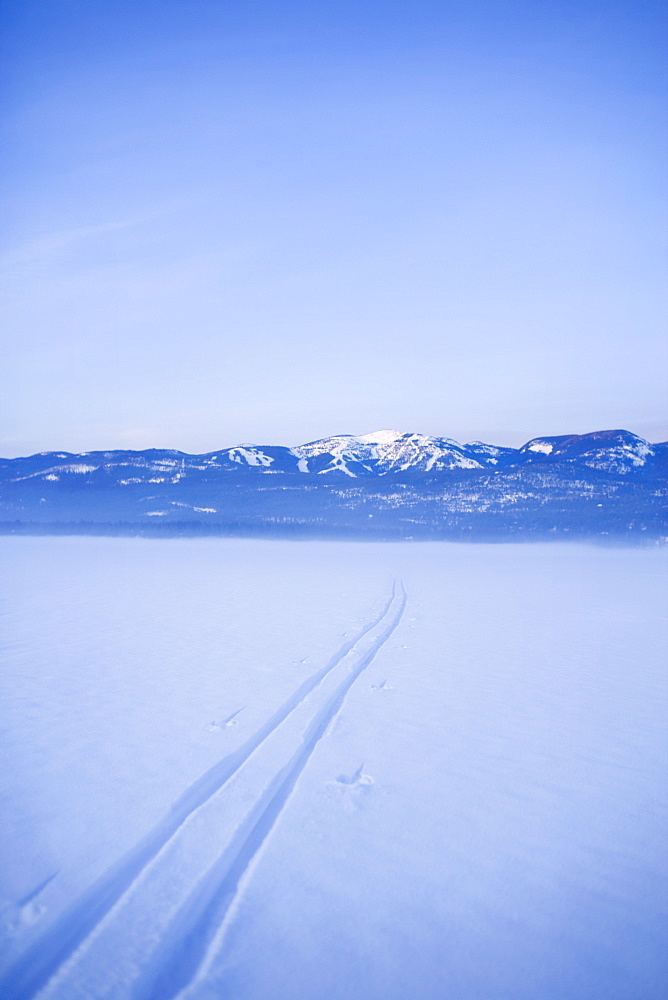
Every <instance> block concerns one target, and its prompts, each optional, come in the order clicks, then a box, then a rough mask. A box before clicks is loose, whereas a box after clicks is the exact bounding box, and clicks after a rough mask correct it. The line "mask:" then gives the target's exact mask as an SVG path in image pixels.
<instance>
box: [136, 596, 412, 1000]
mask: <svg viewBox="0 0 668 1000" xmlns="http://www.w3.org/2000/svg"><path fill="white" fill-rule="evenodd" d="M400 586H401V599H400V603H399V607H398V610H397V611H395V613H394V615H393V616H392V617H391V619H390V622H389V624H388V626H387V628H386V629H384V631H383V632H382V633H381V634H380V636H379V637H378V639H377V640H376V641H375V643H374V644H373V646H372V647H371V649H370V650H369V651H368V652H367V653H366V655H365V656H364V657H363V658H362V659H361V660H360V661H359V663H358V664H357V665H356V667H355V668H354V670H352V671H351V673H350V674H349V675H348V677H347V678H345V680H344V681H342V682H341V684H339V686H338V687H337V688H336V689H335V691H334V693H333V694H332V695H331V696H330V698H329V699H328V700H327V701H326V702H325V704H324V705H323V707H322V708H321V709H320V710H319V711H318V712H317V713H316V715H315V717H314V718H313V720H312V721H311V724H310V725H309V727H308V729H307V730H306V732H305V734H304V738H303V742H302V743H301V745H300V746H299V748H298V749H297V751H296V752H295V754H294V755H293V757H292V758H291V759H290V761H289V762H288V763H287V764H286V765H285V766H284V767H283V768H281V770H280V771H279V772H278V774H277V775H276V776H275V778H274V779H273V781H272V782H271V784H270V785H269V787H268V788H267V790H266V791H265V793H264V794H263V795H262V796H261V798H260V799H259V800H258V802H257V804H256V805H255V808H254V809H253V810H252V812H251V813H250V815H249V816H248V817H247V819H246V821H245V823H244V824H243V826H242V827H240V829H239V831H238V833H237V836H236V837H235V838H234V840H233V841H232V843H231V844H230V845H229V847H228V848H227V849H226V850H225V852H224V853H223V854H222V855H221V856H220V858H219V859H218V861H217V862H216V863H215V864H214V865H213V866H212V868H211V869H210V870H209V871H208V872H207V874H206V875H205V876H204V878H203V879H202V880H201V882H200V883H199V885H197V886H196V887H195V888H194V890H193V891H192V893H191V895H190V897H189V898H188V899H187V900H186V902H185V903H184V905H183V906H182V908H181V910H180V912H179V913H178V914H177V916H176V918H175V920H174V921H173V923H172V926H171V928H170V930H169V932H168V933H167V934H166V935H165V936H164V938H163V940H162V941H161V942H160V945H159V947H158V948H157V949H156V952H155V953H154V955H153V958H152V960H151V964H150V966H149V967H148V968H147V969H146V970H145V972H144V975H143V976H142V978H141V980H140V981H139V983H138V984H137V987H136V988H135V990H134V991H133V992H132V994H131V997H132V1000H175V998H178V1000H185V997H186V995H187V993H188V992H189V990H190V987H191V986H194V985H196V984H197V982H198V981H200V980H201V979H202V978H203V977H204V976H205V975H206V971H207V969H208V968H209V966H210V963H211V961H212V959H213V957H214V956H215V955H216V954H217V952H218V951H219V949H220V946H221V944H222V941H223V938H224V935H225V932H226V930H227V924H228V921H227V920H226V918H227V916H228V915H229V914H230V911H231V909H232V907H233V905H234V903H235V901H236V899H237V896H238V894H239V890H240V886H241V882H242V881H243V879H244V876H245V875H246V874H247V872H248V871H249V868H250V866H251V864H252V862H253V859H254V858H255V856H256V854H257V853H258V852H259V851H260V849H261V848H262V846H263V844H264V843H265V841H266V840H267V838H268V837H269V835H270V833H271V831H272V829H273V828H274V826H275V824H276V822H277V821H278V819H279V817H280V815H281V813H282V812H283V810H284V808H285V806H286V805H287V803H288V800H289V798H290V794H291V792H292V790H293V789H294V787H295V785H296V783H297V781H298V779H299V776H300V775H301V773H302V771H303V770H304V768H305V766H306V764H307V763H308V761H309V759H310V758H311V755H312V754H313V751H314V750H315V748H316V746H317V745H318V743H319V742H320V740H321V738H322V737H323V736H324V734H325V733H326V731H327V729H328V728H329V726H330V724H331V723H332V722H333V720H334V719H335V717H336V715H337V714H338V712H339V710H340V708H341V706H342V704H343V702H344V699H345V697H346V695H347V694H348V691H349V690H350V688H351V687H352V685H353V684H354V683H355V681H356V680H357V678H358V677H359V676H360V674H361V673H362V672H363V671H364V670H365V669H366V668H367V667H368V666H369V664H370V663H371V662H372V660H373V659H374V657H375V656H376V653H377V652H378V650H379V649H380V648H381V646H383V645H384V643H385V642H387V640H388V639H389V638H390V636H391V635H392V633H393V632H394V630H395V629H396V627H397V625H398V624H399V621H400V620H401V617H402V615H403V612H404V609H405V607H406V600H407V595H406V591H405V589H404V586H403V584H400ZM394 595H395V588H393V592H392V597H393V598H394ZM390 605H391V602H390ZM360 771H361V768H360Z"/></svg>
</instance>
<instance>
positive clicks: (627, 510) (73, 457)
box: [0, 430, 668, 542]
mask: <svg viewBox="0 0 668 1000" xmlns="http://www.w3.org/2000/svg"><path fill="white" fill-rule="evenodd" d="M667 497H668V442H665V443H662V444H650V443H649V442H648V441H645V440H643V438H640V437H638V436H637V435H636V434H632V433H630V432H629V431H625V430H607V431H594V432H593V433H591V434H579V435H559V436H556V437H537V438H533V439H532V440H531V441H528V442H527V443H526V444H525V445H523V446H522V447H521V448H506V447H499V446H496V445H492V444H485V443H483V442H481V441H474V442H471V443H469V444H459V443H458V442H457V441H454V440H452V439H450V438H440V437H429V436H428V435H425V434H414V433H403V432H399V431H390V430H384V431H377V432H375V433H372V434H365V435H363V436H361V437H353V436H351V435H344V434H342V435H335V436H333V437H327V438H322V439H320V440H318V441H311V442H309V443H307V444H303V445H299V446H297V447H293V448H288V447H280V446H264V445H255V444H243V445H236V446H235V447H232V448H223V449H221V450H219V451H215V452H209V453H207V454H205V455H188V454H185V453H184V452H180V451H172V450H164V449H149V450H146V451H104V452H102V451H93V452H85V453H81V454H72V453H69V452H43V453H41V454H39V455H31V456H29V457H26V458H15V459H0V531H1V532H3V533H5V534H7V533H45V532H49V533H63V532H68V533H70V532H72V533H95V534H103V533H104V534H108V533H119V534H145V535H181V534H185V535H193V534H226V535H230V534H243V535H263V536H267V535H277V536H314V537H315V536H317V537H346V538H369V539H373V538H388V539H389V538H404V539H406V538H414V539H418V538H450V539H471V540H503V539H518V538H555V537H558V538H564V537H572V538H591V537H598V538H599V539H601V540H605V539H606V538H609V539H615V540H619V539H623V540H629V541H634V542H640V541H653V542H655V541H658V540H661V539H665V538H666V536H668V523H667V521H668V519H667V518H666V499H667Z"/></svg>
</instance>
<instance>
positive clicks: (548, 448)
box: [527, 441, 554, 455]
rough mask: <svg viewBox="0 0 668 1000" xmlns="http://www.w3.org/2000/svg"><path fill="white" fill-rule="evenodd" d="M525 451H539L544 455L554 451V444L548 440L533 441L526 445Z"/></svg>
mask: <svg viewBox="0 0 668 1000" xmlns="http://www.w3.org/2000/svg"><path fill="white" fill-rule="evenodd" d="M527 451H540V452H542V453H543V454H544V455H551V454H552V452H553V451H554V445H553V444H551V443H550V442H549V441H534V442H533V443H532V444H529V445H527Z"/></svg>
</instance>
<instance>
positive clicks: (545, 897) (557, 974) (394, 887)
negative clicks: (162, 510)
mask: <svg viewBox="0 0 668 1000" xmlns="http://www.w3.org/2000/svg"><path fill="white" fill-rule="evenodd" d="M3 549H4V555H5V557H6V564H7V565H9V566H10V567H13V569H14V570H15V572H14V580H15V581H16V580H18V585H16V582H15V583H14V586H13V588H12V592H11V594H8V595H7V597H6V600H5V621H6V623H7V628H6V632H5V637H6V641H5V660H6V664H7V669H6V672H5V681H4V686H5V694H4V701H5V705H6V710H5V712H4V728H5V736H6V741H5V742H6V745H7V746H8V750H7V751H6V753H7V763H8V766H7V767H5V769H4V770H5V778H4V779H3V780H4V788H3V794H4V796H5V799H6V801H7V802H8V803H9V805H10V807H11V812H12V814H13V816H14V819H13V822H12V823H10V824H9V827H8V829H6V830H5V831H4V834H3V840H4V843H3V847H4V846H6V848H7V850H6V852H5V853H4V856H5V857H6V858H7V862H8V863H7V866H6V870H5V872H4V873H3V896H4V899H5V904H4V909H3V914H2V915H3V917H4V938H5V945H6V947H5V955H6V958H5V967H6V968H8V969H10V970H12V969H13V970H14V971H13V972H12V971H8V972H7V976H6V978H5V984H6V986H7V984H9V987H11V988H12V989H14V990H15V991H16V989H19V990H20V991H22V992H19V993H17V992H14V993H13V994H12V993H11V992H9V989H5V991H4V992H3V996H5V995H6V996H8V997H9V996H12V995H15V996H19V995H21V996H26V997H27V996H33V995H38V994H39V995H40V996H41V997H43V998H44V1000H46V998H47V997H50V998H53V1000H60V998H63V1000H64V998H65V997H67V998H68V1000H69V998H76V997H94V998H95V1000H97V998H98V997H117V998H119V1000H124V998H133V1000H147V998H155V1000H163V998H164V1000H168V998H169V997H171V996H175V995H179V996H183V997H192V998H198V1000H200V998H201V1000H204V998H213V997H216V998H218V997H220V996H230V997H234V998H235V1000H237V998H238V1000H242V998H248V1000H251V998H253V1000H260V998H264V997H267V996H280V997H281V998H292V997H294V998H295V1000H296V998H297V997H300V998H303V1000H325V998H327V1000H330V998H337V997H351V996H353V997H357V996H359V997H361V996H364V997H369V998H371V1000H374V998H378V1000H381V998H383V1000H392V998H394V997H397V998H399V997H405V996H407V995H410V996H414V997H420V998H432V997H433V998H435V1000H436V998H439V1000H447V998H450V997H452V998H453V1000H454V998H457V1000H459V998H466V1000H475V998H481V1000H496V998H506V997H513V998H514V1000H515V998H518V1000H522V998H524V997H526V998H527V1000H528V998H529V997H531V998H535V997H537V996H540V997H541V998H545V1000H551V998H555V1000H556V998H559V1000H561V998H563V997H569V998H582V1000H585V998H587V1000H589V998H591V997H595V996H605V997H606V998H629V1000H630V998H632V997H633V998H634V1000H635V998H637V997H639V996H642V997H643V998H653V997H655V996H656V997H659V996H660V995H661V993H662V982H664V980H663V977H664V976H665V966H664V965H662V957H661V947H660V946H661V930H660V928H661V920H662V917H665V913H664V910H663V901H664V899H665V896H663V895H662V893H663V892H664V891H665V884H666V882H665V876H666V858H665V849H664V844H665V839H664V838H665V831H666V822H665V819H666V817H665V797H663V792H664V785H665V778H664V774H663V770H662V767H663V759H662V752H663V751H664V749H665V728H666V727H665V719H666V715H665V713H666V687H665V680H664V676H663V673H664V672H663V659H664V657H663V654H664V652H665V613H664V611H663V607H664V604H665V602H664V598H665V570H666V559H665V553H664V552H661V551H635V550H599V549H594V548H586V547H577V546H573V547H568V548H567V547H556V546H555V547H552V546H524V547H522V546H498V547H486V546H471V547H467V546H450V545H396V546H392V545H379V546H374V545H353V544H351V545H335V544H329V545H327V544H310V543H308V544H300V543H292V544H291V543H259V542H240V541H223V540H212V541H206V542H200V541H197V542H178V541H175V542H142V541H139V540H131V539H108V540H107V539H6V540H3ZM392 576H396V577H399V578H401V579H402V580H403V581H405V588H406V592H407V594H408V601H407V604H406V607H405V610H403V603H401V605H400V604H399V603H398V602H403V597H402V596H401V591H400V589H398V590H397V592H396V595H395V598H394V604H392V603H390V606H389V607H387V600H388V598H389V596H390V592H391V578H392ZM400 612H403V613H402V614H400ZM395 619H396V620H395ZM365 630H366V631H365ZM363 631H364V635H360V633H362V632H363ZM344 632H345V633H346V635H342V633H344ZM386 633H387V634H386ZM356 640H357V641H356ZM379 640H382V641H381V642H380V645H378V642H379ZM342 650H345V651H344V652H342ZM340 654H341V655H340ZM337 657H339V658H338V659H337ZM302 661H306V662H302ZM328 667H329V668H330V669H329V672H328V673H326V674H325V673H323V672H324V671H326V670H327V668H328ZM319 674H323V676H322V677H321V678H320V680H319V681H316V682H315V683H314V686H313V687H312V688H311V689H310V690H308V691H304V687H303V686H304V684H306V685H307V686H308V683H309V681H308V678H313V677H314V676H317V675H319ZM300 692H301V694H300ZM302 695H303V696H302ZM281 706H283V707H284V708H285V707H286V706H287V714H285V716H284V718H280V720H279V721H278V722H277V723H276V725H275V726H274V728H273V729H272V728H271V725H272V719H273V720H274V721H276V719H277V713H278V716H280V714H281V711H282V708H281ZM269 730H270V731H269ZM258 740H259V742H258ZM254 741H255V743H256V745H255V746H253V743H254ZM244 747H246V749H247V750H248V749H249V747H250V752H249V753H248V754H247V756H246V757H245V758H244V753H245V751H244ZM235 754H237V757H236V758H235V757H234V755H235ZM242 758H244V759H243V760H242ZM226 760H227V762H228V765H229V764H230V762H232V763H234V761H235V760H237V761H239V760H242V763H240V764H239V767H238V768H237V770H236V771H235V772H234V774H233V775H231V776H230V777H229V778H228V779H227V780H226V781H224V782H222V783H220V782H218V784H217V779H218V778H220V777H222V776H223V772H224V770H225V766H226V765H224V764H223V763H222V762H224V761H226ZM206 775H209V780H210V786H209V785H207V784H206V782H207V779H206V778H205V777H203V776H206ZM210 788H212V789H213V790H212V792H211V794H210V795H208V796H206V792H208V791H209V790H210ZM203 795H205V798H204V801H203V802H201V803H200V804H199V805H198V804H197V803H198V802H199V799H200V798H202V796H203ZM188 796H190V799H188ZM198 797H199V798H198ZM184 803H185V805H184ZM189 806H193V807H194V808H193V809H192V810H191V812H189V813H188V812H187V809H188V807H189ZM179 809H181V810H182V811H183V809H185V811H186V813H187V815H186V816H185V819H184V820H183V822H182V823H181V824H179V825H177V828H176V831H173V832H172V833H171V834H170V833H169V829H168V828H169V821H168V818H169V817H170V816H171V817H172V826H173V825H174V818H175V816H176V814H177V813H178V812H179ZM156 828H157V829H158V830H159V831H162V833H163V834H164V833H167V834H168V836H167V840H166V841H164V843H163V846H161V847H160V846H159V841H160V838H159V837H158V839H157V840H154V841H153V842H152V850H153V853H152V854H151V851H148V852H144V853H142V849H141V845H142V844H143V845H144V847H145V846H146V843H147V840H149V841H150V837H151V835H152V831H153V833H154V832H155V830H156ZM163 840H164V837H163ZM156 848H157V849H156ZM132 852H135V856H136V857H139V862H140V870H139V872H137V871H135V872H134V873H132V872H130V873H129V881H128V871H127V870H126V872H125V882H126V883H127V884H126V885H125V888H123V887H121V891H120V895H118V898H117V899H116V900H114V901H112V902H111V904H110V905H109V899H108V898H107V900H106V903H105V906H103V907H102V911H103V912H102V913H101V915H100V913H97V914H94V916H95V920H91V908H90V907H88V908H86V906H85V905H84V904H85V900H86V898H87V897H86V894H87V893H88V894H89V896H88V898H89V900H90V898H92V899H93V900H94V899H96V898H97V899H98V902H99V901H100V893H99V886H100V884H101V883H102V884H103V885H104V884H105V880H107V883H113V884H114V885H115V886H116V889H118V888H119V882H118V880H117V879H116V881H114V879H115V876H114V875H113V873H114V871H116V873H117V872H118V868H119V866H120V867H121V869H122V867H123V864H124V859H125V862H127V858H128V856H130V857H132ZM144 862H146V863H144ZM114 866H115V867H114ZM135 867H136V866H135ZM110 872H111V873H112V874H111V875H110ZM45 880H50V881H45ZM121 881H122V880H121ZM96 886H97V888H96ZM96 893H97V897H96ZM33 894H34V895H33ZM91 894H92V896H91ZM112 895H113V893H112ZM82 901H83V903H82ZM105 907H106V909H105ZM24 911H25V912H24ZM68 914H69V917H68V916H67V915H68ZM68 920H69V921H70V923H69V932H68V933H69V934H70V937H69V938H68V937H67V933H66V930H67V927H68ZM37 955H39V956H41V958H40V961H41V962H42V963H45V964H43V966H42V969H41V971H40V970H38V973H39V975H38V976H37V979H33V980H32V981H30V979H29V978H28V979H23V980H21V978H20V975H18V974H17V971H16V970H17V969H18V970H19V971H20V970H21V967H22V962H23V968H24V974H27V973H26V969H28V968H29V969H30V970H31V972H30V975H34V970H35V966H36V964H39V963H36V961H35V956H37ZM22 956H23V957H22ZM31 956H32V957H31ZM45 956H46V957H45ZM49 956H51V957H49ZM49 963H51V964H49ZM12 976H14V979H13V980H12ZM21 983H23V985H21ZM12 984H13V985H12Z"/></svg>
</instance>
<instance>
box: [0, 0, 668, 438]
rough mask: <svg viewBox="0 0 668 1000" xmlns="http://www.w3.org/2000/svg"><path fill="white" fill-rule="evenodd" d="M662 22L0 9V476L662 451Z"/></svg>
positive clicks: (613, 17)
mask: <svg viewBox="0 0 668 1000" xmlns="http://www.w3.org/2000/svg"><path fill="white" fill-rule="evenodd" d="M661 9H662V5H660V4H659V3H654V2H643V0H639V2H638V0H637V2H634V3H630V2H615V0H604V2H585V0H582V2H569V0H560V2H550V0H541V2H540V3H536V2H535V0H532V2H526V3H525V2H516V0H509V2H505V0H494V2H476V0H466V2H464V0H462V2H453V3H450V2H448V0H442V2H438V3H436V2H424V0H411V2H407V0H397V2H393V0H382V2H381V0H377V2H374V0H356V2H349V0H336V2H332V0H318V2H314V0H310V2H308V3H300V2H290V0H283V2H269V0H258V2H252V3H251V2H249V0H246V2H237V0H229V2H228V0H220V2H215V0H175V2H171V0H161V2H147V0H134V2H127V0H113V2H112V0H104V2H102V0H39V2H34V0H5V2H4V4H3V7H2V14H1V17H2V24H1V25H0V28H1V30H2V35H3V37H4V42H3V46H4V52H3V60H2V61H3V64H4V69H3V77H4V80H3V91H4V95H5V96H4V99H3V119H4V128H3V137H2V150H0V153H1V161H2V167H0V173H1V178H0V179H1V181H2V185H1V186H2V190H3V195H2V212H3V219H4V224H3V236H2V243H1V246H0V267H1V272H2V288H3V293H2V294H3V307H2V309H3V319H2V323H3V327H4V329H5V330H6V332H7V336H6V346H5V348H4V350H3V362H4V372H3V388H4V391H3V393H2V398H3V402H2V413H1V416H2V432H1V434H0V454H3V455H5V456H12V455H18V454H27V453H30V452H35V451H42V450H47V449H60V448H64V449H68V450H73V451H75V450H89V449H93V448H111V447H135V448H144V447H176V448H180V449H182V450H184V451H191V452H198V451H207V450H211V449H215V448H219V447H223V446H225V445H232V444H235V443H239V442H242V441H244V442H245V441H249V442H250V441H255V442H259V443H287V444H291V443H298V442H303V441H307V440H311V439H314V438H316V437H319V436H324V435H326V434H330V433H365V432H367V431H371V430H375V429H377V428H380V427H395V428H398V429H401V430H411V431H422V432H424V433H428V434H437V435H446V436H450V437H454V438H457V439H460V440H472V439H475V438H482V439H484V440H490V441H493V442H495V443H500V444H519V443H521V442H523V441H525V440H527V439H528V438H530V437H532V436H535V435H537V434H555V433H578V432H585V431H589V430H595V429H600V428H605V427H620V426H621V427H626V428H628V429H629V430H634V431H636V432H637V433H640V434H642V435H644V436H646V437H648V438H649V439H650V440H661V439H665V438H668V413H667V410H666V405H665V404H666V378H665V372H666V370H667V362H668V357H667V356H666V355H667V350H666V336H665V332H666V331H665V279H664V270H665V231H666V192H665V182H664V176H665V170H666V163H665V149H666V143H665V127H664V125H663V103H664V92H665V79H666V67H665V59H664V55H663V48H664V46H663V34H664V31H665V22H664V21H662V18H661Z"/></svg>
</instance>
